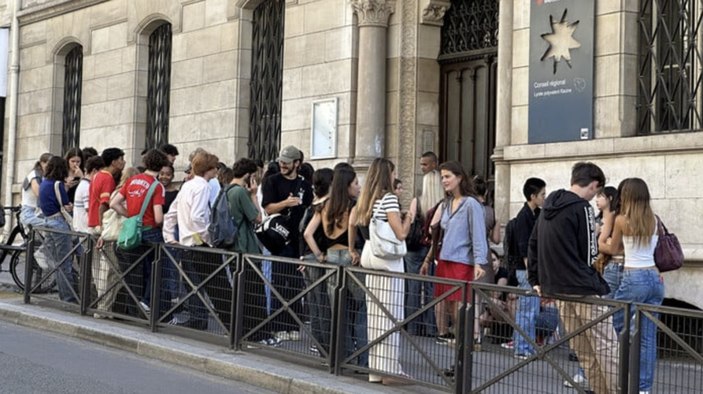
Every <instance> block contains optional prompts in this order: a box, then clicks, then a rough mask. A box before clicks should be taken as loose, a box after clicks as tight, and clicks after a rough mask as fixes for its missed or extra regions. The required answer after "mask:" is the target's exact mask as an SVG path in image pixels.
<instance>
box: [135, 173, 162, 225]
mask: <svg viewBox="0 0 703 394" xmlns="http://www.w3.org/2000/svg"><path fill="white" fill-rule="evenodd" d="M158 184H159V181H157V180H156V178H154V182H152V183H151V186H149V191H148V192H147V193H146V197H145V198H144V202H143V203H142V209H141V210H140V211H139V219H140V220H141V219H142V218H143V217H144V213H145V212H146V207H147V206H149V201H151V196H153V195H154V190H156V186H158Z"/></svg>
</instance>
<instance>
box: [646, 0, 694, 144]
mask: <svg viewBox="0 0 703 394" xmlns="http://www.w3.org/2000/svg"><path fill="white" fill-rule="evenodd" d="M701 3H702V1H701V0H640V9H639V61H638V63H639V64H638V65H639V78H638V79H639V87H638V94H637V120H638V132H639V134H654V133H667V132H674V131H689V130H699V129H701V128H702V127H703V114H702V106H703V83H702V82H703V74H702V73H701V71H702V69H701V65H702V64H703V56H702V52H703V51H702V50H701V49H702V48H701V45H702V44H703V40H701V39H702V38H703V37H701V34H702V33H703V30H702V29H701V28H702V24H703V7H702V4H701Z"/></svg>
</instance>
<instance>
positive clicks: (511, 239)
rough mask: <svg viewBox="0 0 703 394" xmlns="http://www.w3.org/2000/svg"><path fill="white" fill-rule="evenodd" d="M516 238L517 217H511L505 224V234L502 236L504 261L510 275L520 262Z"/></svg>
mask: <svg viewBox="0 0 703 394" xmlns="http://www.w3.org/2000/svg"><path fill="white" fill-rule="evenodd" d="M517 238H518V237H517V218H512V219H510V220H509V221H508V224H507V225H506V226H505V236H504V237H503V252H504V256H505V257H504V262H505V266H506V268H507V269H508V272H510V274H511V275H513V274H514V273H515V271H516V270H517V267H518V264H519V263H520V248H519V246H518V239H517Z"/></svg>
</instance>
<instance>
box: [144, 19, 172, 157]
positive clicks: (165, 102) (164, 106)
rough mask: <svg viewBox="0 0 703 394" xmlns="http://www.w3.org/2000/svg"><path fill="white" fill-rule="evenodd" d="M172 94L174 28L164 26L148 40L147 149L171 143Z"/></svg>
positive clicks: (169, 25)
mask: <svg viewBox="0 0 703 394" xmlns="http://www.w3.org/2000/svg"><path fill="white" fill-rule="evenodd" d="M170 91H171V24H170V23H164V24H163V25H161V26H159V27H158V28H157V29H156V30H154V32H153V33H151V35H150V36H149V74H148V88H147V106H146V116H147V119H146V148H156V147H158V146H160V145H162V144H165V143H168V111H169V94H170Z"/></svg>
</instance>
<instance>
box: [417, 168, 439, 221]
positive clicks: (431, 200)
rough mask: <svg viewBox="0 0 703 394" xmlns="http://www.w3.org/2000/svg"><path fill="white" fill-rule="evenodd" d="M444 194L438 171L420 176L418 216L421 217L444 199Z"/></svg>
mask: <svg viewBox="0 0 703 394" xmlns="http://www.w3.org/2000/svg"><path fill="white" fill-rule="evenodd" d="M444 196H445V193H444V188H443V187H442V177H441V176H440V175H439V171H437V170H432V171H430V172H428V173H427V174H425V175H423V176H422V194H421V195H420V197H419V198H418V201H419V202H420V209H421V211H418V212H417V214H418V215H423V217H424V214H425V212H427V211H428V210H430V209H432V207H434V206H435V205H437V203H439V202H440V201H442V199H444Z"/></svg>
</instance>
